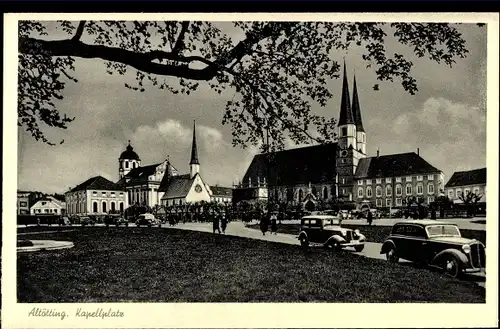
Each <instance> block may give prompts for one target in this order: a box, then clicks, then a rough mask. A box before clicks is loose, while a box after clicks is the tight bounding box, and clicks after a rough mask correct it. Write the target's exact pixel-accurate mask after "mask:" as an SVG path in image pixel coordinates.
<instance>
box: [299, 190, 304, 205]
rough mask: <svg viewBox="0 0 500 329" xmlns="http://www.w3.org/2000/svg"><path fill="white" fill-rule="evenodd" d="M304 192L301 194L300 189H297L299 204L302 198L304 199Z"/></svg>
mask: <svg viewBox="0 0 500 329" xmlns="http://www.w3.org/2000/svg"><path fill="white" fill-rule="evenodd" d="M303 194H304V192H302V189H299V202H301V201H302V198H303V197H304V195H303Z"/></svg>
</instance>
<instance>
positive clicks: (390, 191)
mask: <svg viewBox="0 0 500 329" xmlns="http://www.w3.org/2000/svg"><path fill="white" fill-rule="evenodd" d="M385 195H387V196H391V195H392V186H391V185H387V186H386V187H385Z"/></svg>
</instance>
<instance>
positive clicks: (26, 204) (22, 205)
mask: <svg viewBox="0 0 500 329" xmlns="http://www.w3.org/2000/svg"><path fill="white" fill-rule="evenodd" d="M19 206H20V207H27V206H28V203H27V202H26V201H21V202H19Z"/></svg>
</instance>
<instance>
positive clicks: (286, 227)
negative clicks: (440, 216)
mask: <svg viewBox="0 0 500 329" xmlns="http://www.w3.org/2000/svg"><path fill="white" fill-rule="evenodd" d="M248 227H250V228H253V229H256V230H260V227H259V225H258V224H253V225H250V226H248ZM342 227H345V228H350V229H353V230H355V229H358V230H359V231H360V232H361V233H362V234H364V235H365V236H366V240H367V241H369V242H377V243H383V242H384V241H385V239H386V238H387V237H388V236H389V234H390V233H391V229H392V226H367V225H349V224H348V225H344V224H343V225H342ZM299 228H300V225H299V224H283V225H280V226H279V227H278V232H280V233H285V234H294V235H296V234H298V232H299ZM460 232H461V233H462V236H463V237H465V238H469V239H477V240H479V241H481V242H482V243H484V244H486V231H480V230H464V229H460Z"/></svg>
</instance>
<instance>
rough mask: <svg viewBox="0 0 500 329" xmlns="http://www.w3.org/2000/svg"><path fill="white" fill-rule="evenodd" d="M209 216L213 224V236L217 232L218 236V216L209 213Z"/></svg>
mask: <svg viewBox="0 0 500 329" xmlns="http://www.w3.org/2000/svg"><path fill="white" fill-rule="evenodd" d="M210 215H211V216H212V223H213V229H214V234H215V231H217V232H219V234H220V228H219V216H218V214H214V213H211V214H210Z"/></svg>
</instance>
